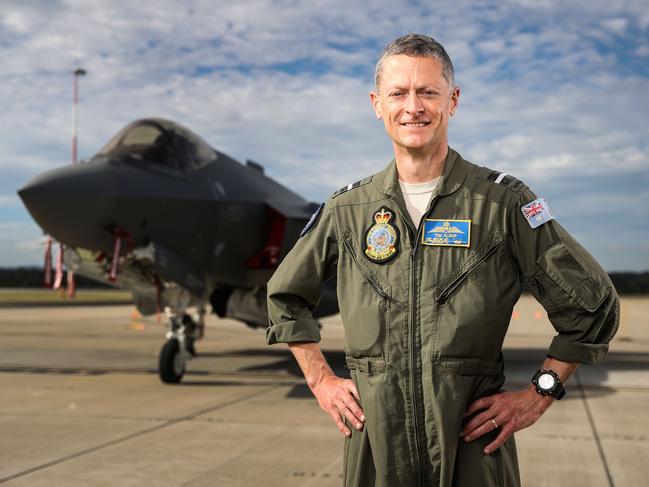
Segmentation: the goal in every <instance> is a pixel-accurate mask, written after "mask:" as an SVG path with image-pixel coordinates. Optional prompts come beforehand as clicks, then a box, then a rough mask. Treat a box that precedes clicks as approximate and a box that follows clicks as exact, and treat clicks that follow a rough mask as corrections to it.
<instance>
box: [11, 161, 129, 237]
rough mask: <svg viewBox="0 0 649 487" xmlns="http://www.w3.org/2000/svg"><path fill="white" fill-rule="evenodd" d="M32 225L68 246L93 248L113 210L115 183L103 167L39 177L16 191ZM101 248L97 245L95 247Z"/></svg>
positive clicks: (62, 170)
mask: <svg viewBox="0 0 649 487" xmlns="http://www.w3.org/2000/svg"><path fill="white" fill-rule="evenodd" d="M18 195H19V196H20V198H21V199H22V200H23V203H24V204H25V206H26V207H27V209H28V210H29V213H30V214H31V215H32V217H33V218H34V220H35V221H36V223H38V224H39V225H40V226H41V227H42V228H43V230H45V231H46V232H47V233H49V234H50V235H52V236H53V237H54V238H56V239H57V240H59V241H61V242H64V243H66V244H68V245H73V246H81V247H87V248H97V245H98V244H99V242H98V239H99V240H100V241H101V243H104V242H105V241H106V240H107V239H109V237H108V235H105V232H104V231H103V229H104V227H105V226H106V225H108V224H109V223H110V215H111V212H112V210H113V209H114V207H115V199H116V197H117V183H116V181H115V178H114V177H113V175H112V174H111V172H110V167H108V165H107V164H81V165H78V166H70V167H65V168H60V169H55V170H53V171H49V172H46V173H44V174H41V175H39V176H37V177H35V178H34V179H32V180H31V181H30V182H29V183H28V184H27V185H26V186H25V187H23V188H22V189H20V190H19V191H18ZM99 245H101V244H99Z"/></svg>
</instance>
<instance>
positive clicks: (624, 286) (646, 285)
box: [0, 267, 649, 295]
mask: <svg viewBox="0 0 649 487" xmlns="http://www.w3.org/2000/svg"><path fill="white" fill-rule="evenodd" d="M608 275H609V276H610V278H611V280H612V281H613V284H614V285H615V289H617V292H618V293H619V294H621V295H641V294H649V272H610V273H609V274H608ZM75 279H76V284H77V287H78V288H86V289H100V288H109V287H110V286H107V285H106V284H102V283H100V282H97V281H93V280H91V279H86V278H85V277H81V276H75ZM8 287H12V288H39V287H43V269H42V268H39V267H16V268H5V269H0V288H8Z"/></svg>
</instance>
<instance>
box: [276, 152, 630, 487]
mask: <svg viewBox="0 0 649 487" xmlns="http://www.w3.org/2000/svg"><path fill="white" fill-rule="evenodd" d="M530 205H531V206H530ZM535 205H536V206H535ZM539 205H540V206H539ZM535 212H536V213H535ZM551 218H552V216H551V214H550V213H549V210H547V203H545V202H544V201H543V200H538V199H537V198H536V196H535V195H534V194H533V193H532V192H531V191H530V190H529V189H528V188H527V187H526V186H525V185H524V184H523V183H522V182H520V181H518V180H516V179H514V178H512V177H510V176H505V175H502V174H500V173H498V172H496V171H491V170H489V169H487V168H481V167H478V166H475V165H473V164H471V163H469V162H466V161H464V160H463V159H462V158H461V157H460V156H459V155H458V154H457V153H456V152H455V151H453V150H451V149H449V154H448V156H447V158H446V161H445V166H444V170H443V174H442V178H441V179H440V183H439V184H438V187H437V190H436V191H435V192H434V193H433V197H432V199H431V202H430V204H429V207H428V210H427V212H426V213H425V215H424V218H423V219H422V223H421V224H420V226H419V228H414V226H413V224H412V222H411V220H410V217H409V215H408V213H407V211H406V206H405V203H404V200H403V196H402V194H401V191H400V189H399V185H398V180H397V171H396V164H395V162H394V161H392V162H391V163H390V164H389V165H388V167H387V168H386V169H385V170H383V171H382V172H380V173H378V174H376V175H374V176H372V177H370V178H366V179H364V180H362V181H359V182H357V183H354V184H352V185H349V186H347V187H345V188H343V189H342V190H340V191H338V192H337V193H335V194H334V195H333V196H332V197H331V198H330V199H329V200H328V201H327V202H326V203H325V205H324V207H323V208H322V209H321V211H320V213H319V214H317V215H316V216H315V218H314V219H312V222H310V224H309V225H308V226H307V228H305V231H304V232H303V234H304V235H303V236H302V237H301V238H300V239H299V240H298V242H297V243H296V245H295V247H294V248H293V249H292V251H291V252H290V253H289V254H288V255H287V257H286V258H285V259H284V261H283V262H282V264H281V265H280V267H279V268H278V270H277V272H276V273H275V274H274V276H273V278H272V279H271V281H270V282H269V284H268V311H269V318H270V327H269V328H268V330H267V342H268V343H269V344H272V343H278V342H284V343H289V342H318V341H319V340H320V333H319V327H318V324H317V322H316V321H315V320H314V319H313V317H312V314H311V310H313V308H314V307H315V305H316V304H317V302H318V299H319V295H320V294H319V293H320V287H321V286H322V283H323V282H324V281H325V280H327V279H328V278H330V277H332V276H334V275H335V276H337V286H338V300H339V304H340V312H341V317H342V321H343V324H344V328H345V353H346V357H347V365H348V367H349V369H350V371H351V377H352V380H353V381H354V383H355V384H356V387H357V389H358V392H359V395H360V403H361V404H360V405H361V407H362V408H363V411H364V412H365V416H366V425H365V427H364V429H363V430H362V431H357V430H355V429H354V428H351V430H352V435H351V438H348V439H346V440H345V461H344V470H345V472H344V478H345V481H344V483H345V485H346V486H363V487H368V486H385V487H396V486H417V485H420V486H424V485H425V486H430V485H434V486H445V487H446V486H460V487H465V486H471V487H480V486H517V485H520V480H519V474H518V464H517V458H516V447H515V444H514V438H513V437H511V438H510V439H509V440H508V441H507V442H506V443H505V444H504V445H503V446H502V447H501V448H500V449H499V450H497V451H496V452H494V453H493V454H491V455H486V454H484V453H483V449H484V447H485V446H486V445H487V444H488V443H489V442H491V441H493V439H494V438H495V436H496V435H497V433H498V430H495V431H493V432H492V433H489V434H486V435H484V436H483V437H481V438H479V439H477V440H475V441H473V442H471V443H466V442H464V441H463V440H462V439H461V438H460V435H459V432H460V430H461V428H462V425H463V413H464V411H465V409H466V407H467V406H468V405H469V404H470V403H471V402H472V401H474V400H476V399H478V398H480V397H483V396H487V395H491V394H495V393H498V392H499V391H500V389H501V387H502V385H503V383H504V375H503V360H502V354H501V349H502V344H503V340H504V337H505V333H506V331H507V327H508V325H509V321H510V317H511V314H512V309H513V307H514V304H515V303H516V301H517V300H518V298H519V296H520V293H521V289H522V286H523V285H525V286H527V288H529V289H530V291H531V292H532V293H533V294H534V296H535V297H536V299H537V300H538V301H539V302H540V303H541V304H542V305H543V307H544V308H545V309H546V310H547V312H548V316H549V318H550V321H551V322H552V324H553V326H554V327H555V329H556V330H557V332H558V334H557V335H556V336H555V337H554V339H553V341H552V344H551V346H550V349H549V351H548V355H549V356H551V357H554V358H557V359H559V360H563V361H567V362H580V363H592V362H595V361H597V360H601V359H602V358H603V357H604V355H605V354H606V351H607V343H608V342H609V340H610V339H611V338H612V336H613V334H614V333H615V330H616V328H617V323H618V299H617V295H616V293H615V290H614V288H613V286H612V284H611V282H610V280H609V278H608V276H607V275H606V273H605V272H604V271H603V270H602V269H601V267H600V266H599V265H598V264H597V263H596V262H595V260H594V259H593V258H592V257H591V256H590V255H589V254H588V252H586V250H584V249H583V248H582V247H581V246H580V245H579V244H578V243H577V242H576V241H575V240H574V239H573V238H572V237H571V236H570V235H569V234H568V233H567V232H566V231H565V230H564V229H563V228H562V227H561V226H560V225H559V224H558V223H557V222H556V221H555V220H553V219H551ZM533 227H534V228H533Z"/></svg>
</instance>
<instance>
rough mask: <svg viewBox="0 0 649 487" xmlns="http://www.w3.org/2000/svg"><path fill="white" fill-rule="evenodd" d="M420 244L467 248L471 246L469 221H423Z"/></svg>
mask: <svg viewBox="0 0 649 487" xmlns="http://www.w3.org/2000/svg"><path fill="white" fill-rule="evenodd" d="M421 243H422V244H424V245H440V246H444V247H468V246H469V245H470V244H471V220H424V231H423V233H422V235H421Z"/></svg>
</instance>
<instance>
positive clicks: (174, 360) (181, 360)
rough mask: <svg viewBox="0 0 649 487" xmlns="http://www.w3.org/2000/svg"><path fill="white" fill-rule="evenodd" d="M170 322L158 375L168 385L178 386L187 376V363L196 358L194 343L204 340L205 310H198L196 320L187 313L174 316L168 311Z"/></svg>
mask: <svg viewBox="0 0 649 487" xmlns="http://www.w3.org/2000/svg"><path fill="white" fill-rule="evenodd" d="M165 311H166V313H167V318H168V322H169V331H167V341H166V342H165V344H164V345H163V346H162V349H161V350H160V359H159V361H158V373H159V374H160V380H161V381H162V382H165V383H167V384H177V383H178V382H180V381H181V380H182V378H183V375H185V370H186V368H187V362H189V361H190V360H191V359H192V358H193V357H195V356H196V348H195V346H194V343H195V341H196V340H200V339H201V338H203V330H204V327H205V322H204V318H205V308H204V307H203V306H201V307H199V308H198V313H197V315H196V317H195V318H192V317H191V316H190V315H188V314H187V313H182V314H180V315H174V314H172V313H171V312H170V310H169V308H167V309H166V310H165Z"/></svg>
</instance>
